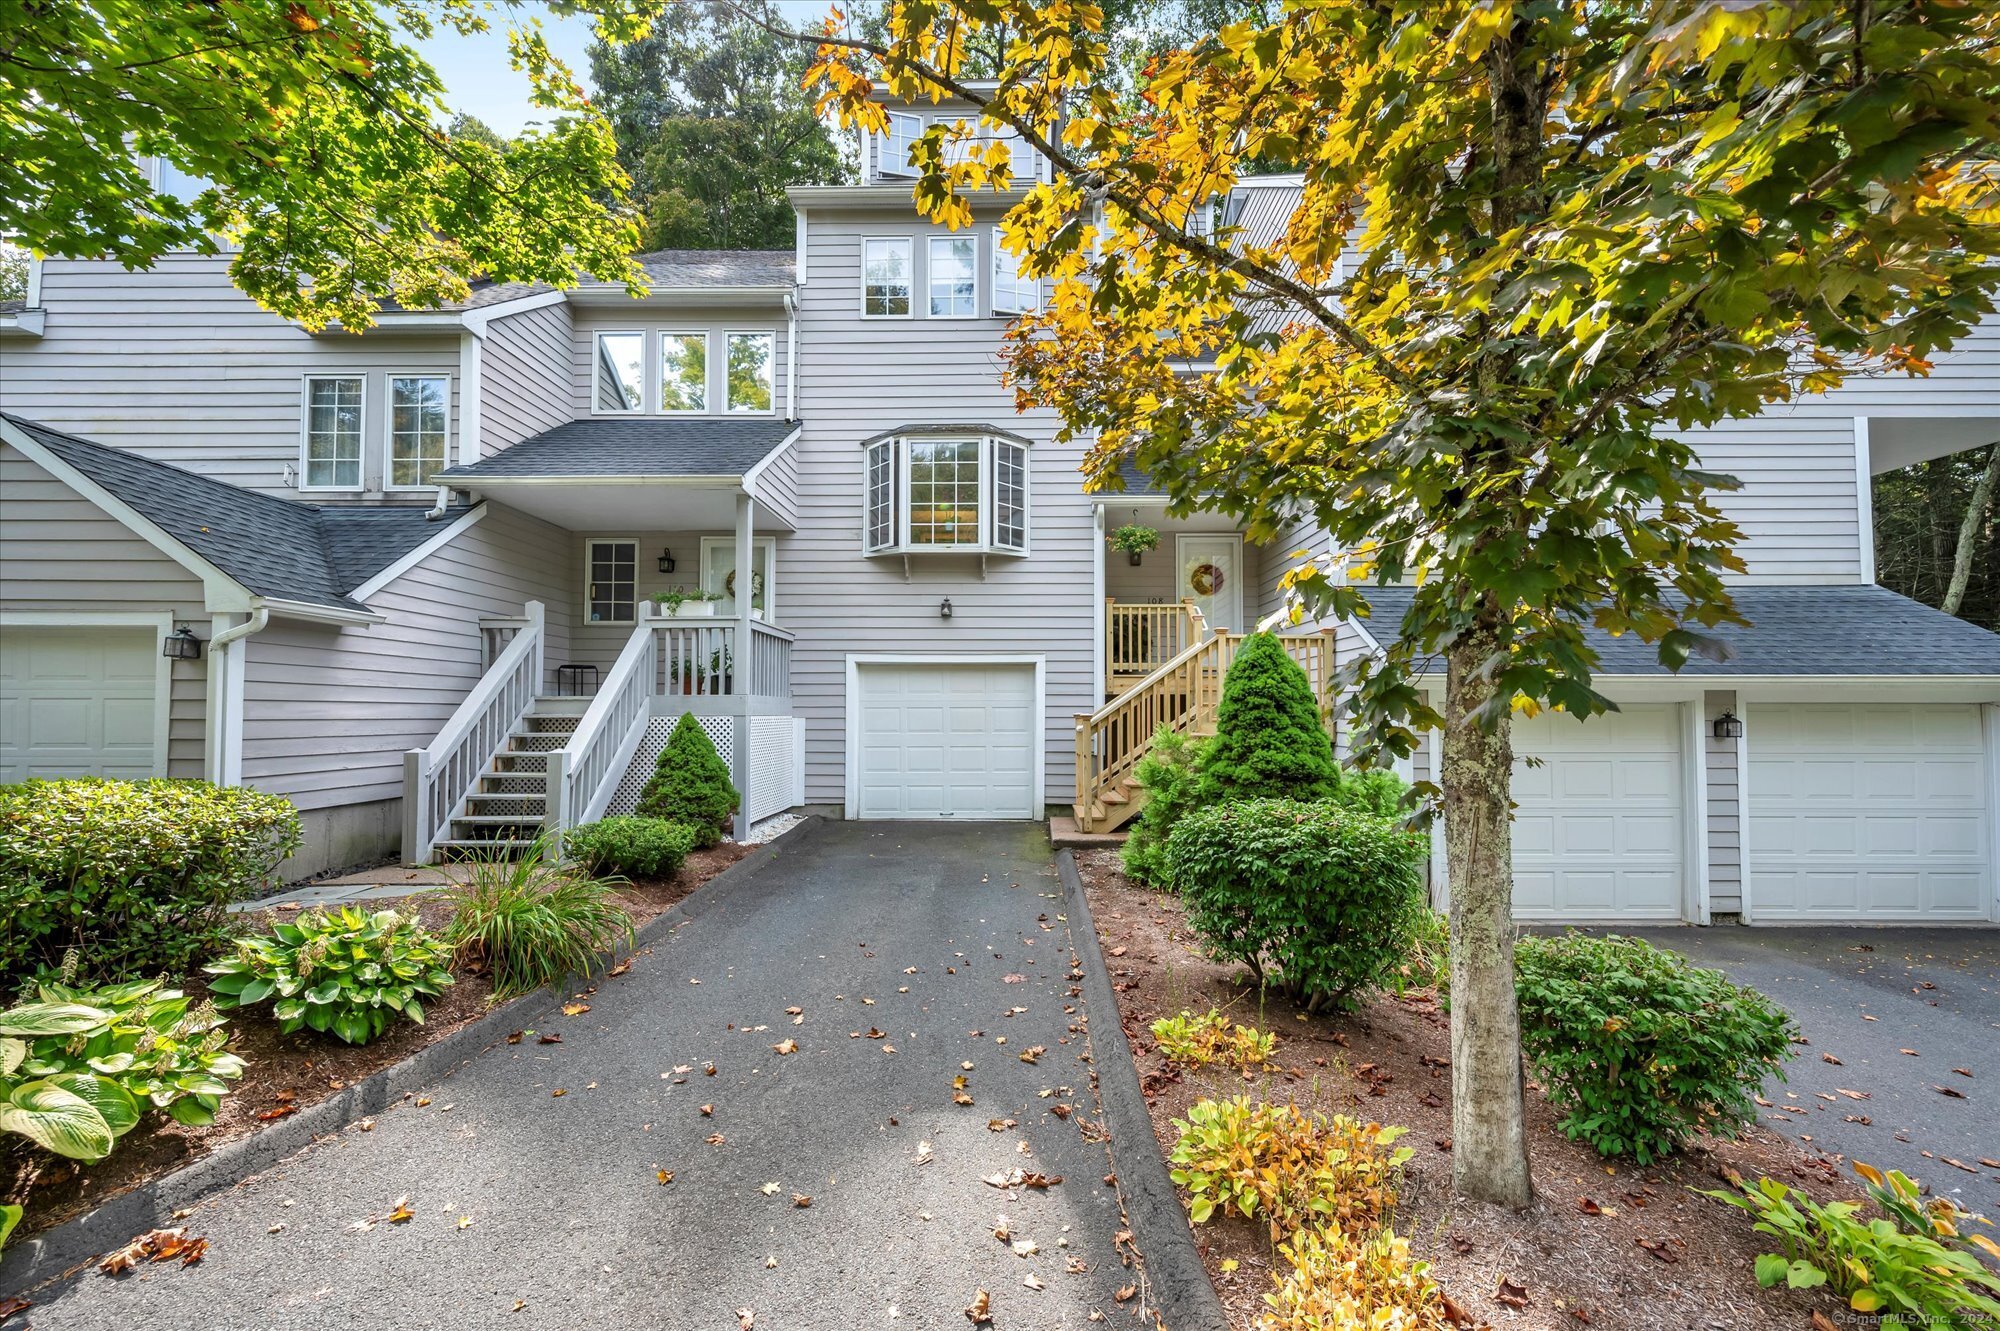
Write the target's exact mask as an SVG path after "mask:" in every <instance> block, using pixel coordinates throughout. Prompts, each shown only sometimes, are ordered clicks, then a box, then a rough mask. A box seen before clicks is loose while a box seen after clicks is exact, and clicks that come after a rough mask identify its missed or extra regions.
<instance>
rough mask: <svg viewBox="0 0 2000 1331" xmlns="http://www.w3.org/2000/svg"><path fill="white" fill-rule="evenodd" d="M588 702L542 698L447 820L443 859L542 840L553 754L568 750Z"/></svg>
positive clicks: (507, 850) (440, 846)
mask: <svg viewBox="0 0 2000 1331" xmlns="http://www.w3.org/2000/svg"><path fill="white" fill-rule="evenodd" d="M589 708H590V699H588V698H564V697H550V696H540V697H537V698H536V699H535V700H534V701H533V702H532V703H530V704H529V706H528V710H527V711H526V712H524V713H522V715H521V718H520V720H519V721H517V722H516V723H515V725H514V728H513V729H512V730H511V731H509V732H508V735H507V739H506V742H505V743H504V744H503V745H502V746H501V748H500V749H499V750H498V751H497V752H495V753H494V754H493V756H492V757H491V758H490V759H489V760H488V762H487V766H486V770H485V771H483V772H481V773H480V774H479V775H478V776H477V777H476V778H474V780H473V783H472V789H471V790H469V791H467V792H466V794H465V798H464V799H463V800H461V801H459V807H458V808H457V809H455V810H454V811H453V812H452V814H451V816H450V817H449V818H447V819H446V820H445V827H444V831H445V835H444V836H442V837H440V838H439V839H438V840H437V842H436V843H435V849H436V850H437V852H438V854H439V855H440V856H443V857H445V858H451V857H454V856H459V855H473V854H477V855H493V854H495V853H499V854H506V855H511V854H517V853H519V852H520V851H522V850H524V849H526V848H527V847H528V846H530V845H532V844H533V843H534V841H535V838H537V837H539V836H541V835H542V832H543V829H544V824H545V823H546V821H547V819H548V812H549V754H550V753H551V752H552V751H554V750H556V749H560V748H563V747H564V746H566V745H567V744H568V743H569V741H570V736H572V735H574V734H575V733H576V727H577V723H578V722H579V721H581V720H582V719H583V714H584V713H585V712H586V711H588V710H589Z"/></svg>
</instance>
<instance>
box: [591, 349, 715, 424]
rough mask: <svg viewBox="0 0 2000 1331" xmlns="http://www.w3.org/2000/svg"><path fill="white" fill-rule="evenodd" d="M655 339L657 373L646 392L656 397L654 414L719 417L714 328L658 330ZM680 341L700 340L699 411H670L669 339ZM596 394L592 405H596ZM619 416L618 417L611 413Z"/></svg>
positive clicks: (679, 409)
mask: <svg viewBox="0 0 2000 1331" xmlns="http://www.w3.org/2000/svg"><path fill="white" fill-rule="evenodd" d="M653 331H654V336H653V346H652V351H653V357H652V360H651V362H650V363H651V365H652V367H653V373H652V377H651V379H650V381H649V382H648V383H647V385H646V392H647V393H649V394H651V395H652V396H653V414H654V415H656V416H712V415H714V414H715V406H714V403H715V330H714V329H712V328H657V329H654V330H653ZM676 337H698V338H700V339H701V345H702V353H701V354H702V371H703V373H702V384H701V396H702V404H701V406H700V407H699V408H697V409H692V410H691V409H689V408H687V407H669V406H668V405H667V394H666V378H667V339H668V338H676ZM722 383H723V387H724V389H725V390H726V389H727V388H728V386H729V368H728V366H726V365H725V366H724V367H723V371H722ZM596 400H597V397H596V394H595V392H593V393H592V394H591V401H593V402H594V401H596ZM607 414H617V413H607Z"/></svg>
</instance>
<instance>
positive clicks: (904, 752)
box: [848, 662, 1042, 819]
mask: <svg viewBox="0 0 2000 1331" xmlns="http://www.w3.org/2000/svg"><path fill="white" fill-rule="evenodd" d="M854 670H855V673H854V688H853V696H852V697H851V698H849V700H848V705H849V706H850V707H851V708H853V709H854V713H855V726H854V731H853V737H852V745H851V752H850V753H849V754H848V762H849V763H850V764H851V765H852V767H851V770H852V772H853V777H852V790H853V796H854V811H855V813H856V815H857V816H859V817H862V818H966V819H975V818H1033V817H1036V816H1037V815H1038V814H1039V812H1040V810H1038V809H1037V808H1036V807H1035V775H1036V773H1037V771H1038V770H1039V768H1040V763H1041V750H1042V733H1041V732H1042V723H1041V716H1040V711H1039V708H1038V706H1037V698H1036V680H1035V666H1034V665H1033V664H1031V663H1020V664H1016V663H1012V662H1005V663H1002V662H948V663H947V662H908V663H906V662H897V663H893V664H891V663H866V662H863V663H859V664H857V665H856V666H855V668H854Z"/></svg>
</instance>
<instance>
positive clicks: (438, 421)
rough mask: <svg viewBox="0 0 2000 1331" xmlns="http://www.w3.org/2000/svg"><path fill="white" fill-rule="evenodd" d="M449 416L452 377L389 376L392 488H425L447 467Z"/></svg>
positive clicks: (390, 471) (390, 479)
mask: <svg viewBox="0 0 2000 1331" xmlns="http://www.w3.org/2000/svg"><path fill="white" fill-rule="evenodd" d="M450 416H451V380H450V379H447V378H445V377H444V376H443V375H392V376H390V379H389V468H388V471H389V482H388V488H389V489H391V490H417V489H422V488H423V487H424V486H426V485H429V484H430V483H431V478H432V477H433V476H435V475H436V474H437V473H438V472H440V471H443V470H444V468H445V457H446V453H447V451H448V447H449V445H448V439H449V433H450V428H449V424H448V422H449V420H450Z"/></svg>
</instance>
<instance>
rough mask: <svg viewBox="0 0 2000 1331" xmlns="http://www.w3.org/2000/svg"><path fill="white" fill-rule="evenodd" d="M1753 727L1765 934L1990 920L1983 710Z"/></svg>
mask: <svg viewBox="0 0 2000 1331" xmlns="http://www.w3.org/2000/svg"><path fill="white" fill-rule="evenodd" d="M1744 720H1745V731H1746V734H1745V739H1746V743H1747V747H1748V750H1749V756H1750V772H1749V780H1748V781H1747V782H1745V785H1746V787H1747V790H1746V792H1745V794H1746V797H1747V800H1748V804H1749V811H1750V816H1749V857H1750V918H1751V919H1752V920H1756V921H1763V922H1775V921H1780V920H1927V921H1944V920H1984V919H1986V918H1988V912H1989V910H1990V908H1991V903H1992V900H1993V891H1994V888H1993V874H1994V865H1993V834H1992V830H1991V824H1990V823H1989V821H1988V820H1989V819H1990V818H1992V816H1993V811H1992V810H1991V809H1990V808H1989V807H1988V794H1987V788H1986V783H1987V776H1986V745H1985V738H1984V736H1983V734H1982V732H1981V729H1980V715H1979V708H1978V707H1976V706H1954V705H1948V704H1942V703H1870V704H1867V705H1865V706H1852V705H1841V706H1835V705H1830V704H1822V705H1804V704H1789V703H1788V704H1782V705H1781V704H1776V703H1754V704H1752V705H1751V706H1750V707H1748V708H1746V709H1745V714H1744Z"/></svg>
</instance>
